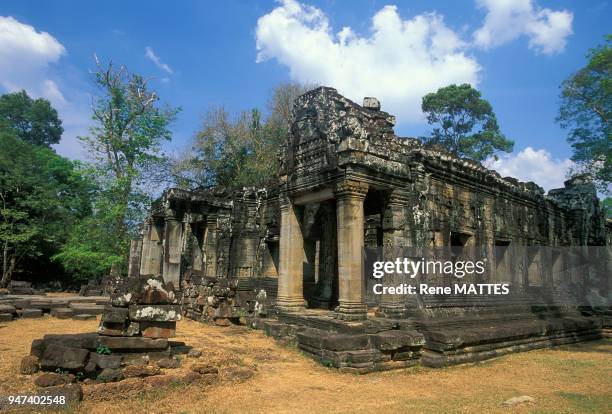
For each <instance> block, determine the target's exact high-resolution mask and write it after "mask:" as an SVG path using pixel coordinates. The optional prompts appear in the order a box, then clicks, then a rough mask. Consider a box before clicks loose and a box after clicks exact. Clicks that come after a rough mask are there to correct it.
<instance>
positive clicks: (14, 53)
mask: <svg viewBox="0 0 612 414" xmlns="http://www.w3.org/2000/svg"><path fill="white" fill-rule="evenodd" d="M65 54H66V49H65V48H64V46H63V45H62V44H61V43H60V42H59V41H58V40H57V39H55V38H54V37H53V36H51V35H50V34H49V33H47V32H37V31H36V29H34V27H32V26H30V25H27V24H24V23H21V22H19V21H17V20H15V19H14V18H13V17H10V16H8V17H4V16H0V86H1V87H2V88H3V89H4V90H6V91H8V92H14V91H17V90H20V89H25V90H26V91H27V92H28V93H29V94H30V95H32V96H35V97H44V98H47V99H49V100H50V101H51V102H52V103H53V104H56V105H61V104H63V103H65V98H64V96H63V94H62V92H61V91H60V89H59V88H58V86H57V84H56V82H55V81H53V80H51V79H49V73H48V72H49V65H50V64H52V63H55V62H57V61H58V60H59V59H60V58H61V57H62V56H63V55H65Z"/></svg>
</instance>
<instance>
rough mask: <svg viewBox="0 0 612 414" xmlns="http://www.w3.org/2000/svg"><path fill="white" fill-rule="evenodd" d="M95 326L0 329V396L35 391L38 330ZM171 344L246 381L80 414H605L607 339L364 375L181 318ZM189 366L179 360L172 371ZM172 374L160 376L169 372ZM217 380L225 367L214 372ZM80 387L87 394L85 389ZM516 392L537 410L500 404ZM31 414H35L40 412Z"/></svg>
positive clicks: (154, 393)
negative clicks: (232, 369)
mask: <svg viewBox="0 0 612 414" xmlns="http://www.w3.org/2000/svg"><path fill="white" fill-rule="evenodd" d="M96 326H97V321H93V320H92V321H72V320H59V319H55V318H51V317H48V316H46V317H44V318H42V319H29V320H27V319H26V320H18V321H14V322H9V323H3V324H0V396H7V395H14V394H23V393H33V392H34V391H35V386H34V385H33V377H29V376H24V375H20V374H19V362H20V360H21V358H22V357H23V356H24V355H26V354H28V353H29V349H30V343H31V341H32V340H33V339H35V338H40V337H42V336H43V335H44V334H46V333H77V332H91V331H94V330H95V328H96ZM177 331H178V334H179V335H180V336H179V337H178V338H176V339H177V340H181V341H185V342H186V343H187V344H188V345H191V346H193V347H194V348H195V349H199V350H201V351H203V353H204V355H203V356H202V357H201V358H200V359H199V360H197V361H198V362H205V361H206V360H210V359H212V360H215V361H216V362H219V361H221V362H223V361H226V362H227V361H229V362H228V366H229V365H232V364H233V365H237V366H243V367H245V369H249V370H252V371H253V372H254V376H253V377H252V378H250V379H246V380H240V381H236V380H221V381H220V382H219V383H217V384H215V385H212V386H210V385H208V386H205V385H203V384H200V383H194V384H191V385H177V384H171V385H167V386H164V387H160V388H154V389H151V390H149V391H146V392H144V393H140V394H138V395H134V396H127V395H117V396H116V398H114V399H113V400H110V401H105V400H91V399H88V398H87V392H86V398H85V400H84V401H83V402H82V403H81V404H80V405H78V406H76V407H71V408H69V409H67V410H63V411H68V412H79V413H113V414H119V413H277V412H278V413H309V414H314V413H372V412H375V413H377V414H380V413H403V412H413V413H421V412H422V413H495V412H500V413H515V412H516V413H582V412H589V413H606V412H608V413H612V342H611V341H609V340H608V341H598V342H590V343H583V344H578V345H572V346H566V347H561V348H556V349H547V350H539V351H532V352H526V353H521V354H514V355H509V356H505V357H501V358H498V359H495V360H491V361H487V362H484V363H480V364H472V365H463V366H458V367H452V368H446V369H436V370H434V369H428V368H423V367H417V368H413V369H409V370H402V371H390V372H383V373H374V374H368V375H353V374H341V373H338V372H337V371H335V370H333V369H328V368H325V367H323V366H321V365H318V364H316V363H315V362H314V361H312V360H310V359H308V358H306V357H304V356H303V355H302V354H301V353H300V352H299V351H298V350H297V349H295V348H292V347H284V346H282V345H280V344H279V343H277V342H276V341H274V340H272V339H270V338H268V337H266V336H265V335H263V334H262V333H261V332H258V331H250V330H248V329H246V328H243V327H237V326H233V327H226V328H223V327H212V326H207V325H202V324H200V323H197V322H193V321H189V320H184V321H181V322H180V323H179V326H178V329H177ZM193 362H194V360H190V359H185V360H184V363H183V367H182V368H180V369H179V370H184V371H186V370H188V369H189V366H190V364H192V363H193ZM173 371H174V370H168V371H166V372H167V373H166V375H170V374H171V373H172V372H173ZM221 378H224V376H223V369H222V370H221ZM87 387H88V386H86V387H85V388H87ZM522 395H529V396H531V397H533V398H535V403H530V404H524V405H521V406H515V407H512V408H505V407H502V406H501V404H502V402H504V401H505V400H507V399H509V398H511V397H516V396H522ZM39 412H42V411H41V410H39Z"/></svg>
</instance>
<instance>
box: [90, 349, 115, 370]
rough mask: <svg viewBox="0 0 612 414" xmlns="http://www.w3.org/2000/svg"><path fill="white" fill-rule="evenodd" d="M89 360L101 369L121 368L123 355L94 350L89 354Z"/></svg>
mask: <svg viewBox="0 0 612 414" xmlns="http://www.w3.org/2000/svg"><path fill="white" fill-rule="evenodd" d="M89 361H90V362H93V363H95V364H96V367H98V368H100V369H106V368H113V369H115V368H119V367H120V366H121V361H122V356H121V355H102V354H98V353H96V352H92V353H91V354H90V355H89Z"/></svg>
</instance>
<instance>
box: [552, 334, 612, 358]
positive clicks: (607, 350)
mask: <svg viewBox="0 0 612 414" xmlns="http://www.w3.org/2000/svg"><path fill="white" fill-rule="evenodd" d="M551 350H553V351H569V352H596V353H603V354H612V339H609V338H608V339H598V340H596V341H588V342H579V343H576V344H571V345H560V346H555V347H553V348H551Z"/></svg>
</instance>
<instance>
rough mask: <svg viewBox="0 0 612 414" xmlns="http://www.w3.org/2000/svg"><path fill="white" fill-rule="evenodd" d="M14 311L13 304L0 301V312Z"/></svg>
mask: <svg viewBox="0 0 612 414" xmlns="http://www.w3.org/2000/svg"><path fill="white" fill-rule="evenodd" d="M16 311H17V309H16V308H15V306H14V305H9V304H5V303H0V314H1V313H8V314H12V313H15V312H16Z"/></svg>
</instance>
